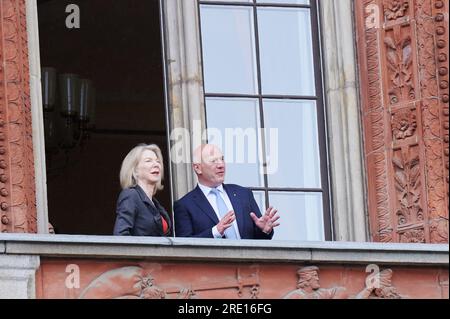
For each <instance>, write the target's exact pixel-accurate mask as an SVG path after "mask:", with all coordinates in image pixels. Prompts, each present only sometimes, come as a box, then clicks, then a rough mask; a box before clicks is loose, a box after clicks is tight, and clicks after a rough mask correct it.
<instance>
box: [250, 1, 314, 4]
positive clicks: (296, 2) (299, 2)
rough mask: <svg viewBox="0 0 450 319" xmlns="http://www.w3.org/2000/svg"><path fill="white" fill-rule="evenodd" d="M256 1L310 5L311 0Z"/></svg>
mask: <svg viewBox="0 0 450 319" xmlns="http://www.w3.org/2000/svg"><path fill="white" fill-rule="evenodd" d="M256 3H270V4H278V3H283V4H307V5H309V0H256Z"/></svg>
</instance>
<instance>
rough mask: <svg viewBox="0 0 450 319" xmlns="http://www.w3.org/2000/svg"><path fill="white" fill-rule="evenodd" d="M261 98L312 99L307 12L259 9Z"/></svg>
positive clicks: (311, 70)
mask: <svg viewBox="0 0 450 319" xmlns="http://www.w3.org/2000/svg"><path fill="white" fill-rule="evenodd" d="M258 28H259V42H260V55H261V76H262V91H263V94H275V95H302V96H314V95H315V84H314V59H313V51H312V39H311V19H310V16H309V9H298V8H259V9H258Z"/></svg>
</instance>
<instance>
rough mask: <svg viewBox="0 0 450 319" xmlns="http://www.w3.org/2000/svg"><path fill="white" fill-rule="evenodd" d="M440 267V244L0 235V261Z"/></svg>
mask: <svg viewBox="0 0 450 319" xmlns="http://www.w3.org/2000/svg"><path fill="white" fill-rule="evenodd" d="M2 254H8V255H38V256H41V257H53V258H103V259H104V258H111V259H112V258H117V259H158V260H160V261H188V262H192V261H204V262H270V263H274V262H281V263H298V262H302V263H304V262H309V263H334V264H336V263H338V264H368V263H376V264H389V265H402V266H430V267H435V266H446V267H448V264H449V246H448V245H446V244H439V245H437V244H386V243H360V242H295V241H259V240H240V241H230V240H214V239H196V238H162V237H116V236H85V235H77V236H73V235H37V234H0V256H1V255H2Z"/></svg>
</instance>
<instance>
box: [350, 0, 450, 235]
mask: <svg viewBox="0 0 450 319" xmlns="http://www.w3.org/2000/svg"><path fill="white" fill-rule="evenodd" d="M355 6H356V8H355V9H356V15H355V17H356V20H357V39H358V41H357V42H358V43H357V46H358V54H359V61H360V70H361V73H360V79H361V102H362V115H363V129H364V138H365V158H366V163H367V169H368V172H367V173H368V174H367V176H368V190H369V215H370V228H371V234H372V239H373V240H374V241H382V242H431V243H446V242H448V145H449V142H448V61H447V58H448V41H447V37H448V2H445V1H439V0H371V1H369V0H366V1H356V2H355Z"/></svg>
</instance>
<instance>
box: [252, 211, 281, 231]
mask: <svg viewBox="0 0 450 319" xmlns="http://www.w3.org/2000/svg"><path fill="white" fill-rule="evenodd" d="M277 213H278V210H276V209H275V208H273V207H272V206H270V207H269V208H267V210H266V212H265V213H264V215H262V216H261V217H260V218H258V217H256V214H255V213H250V217H251V218H252V219H253V222H254V223H255V224H256V226H258V228H259V229H261V231H262V232H263V233H265V234H270V233H271V232H272V230H273V229H274V228H275V227H277V226H279V225H280V223H277V222H276V221H277V220H278V219H279V218H280V216H278V215H277Z"/></svg>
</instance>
